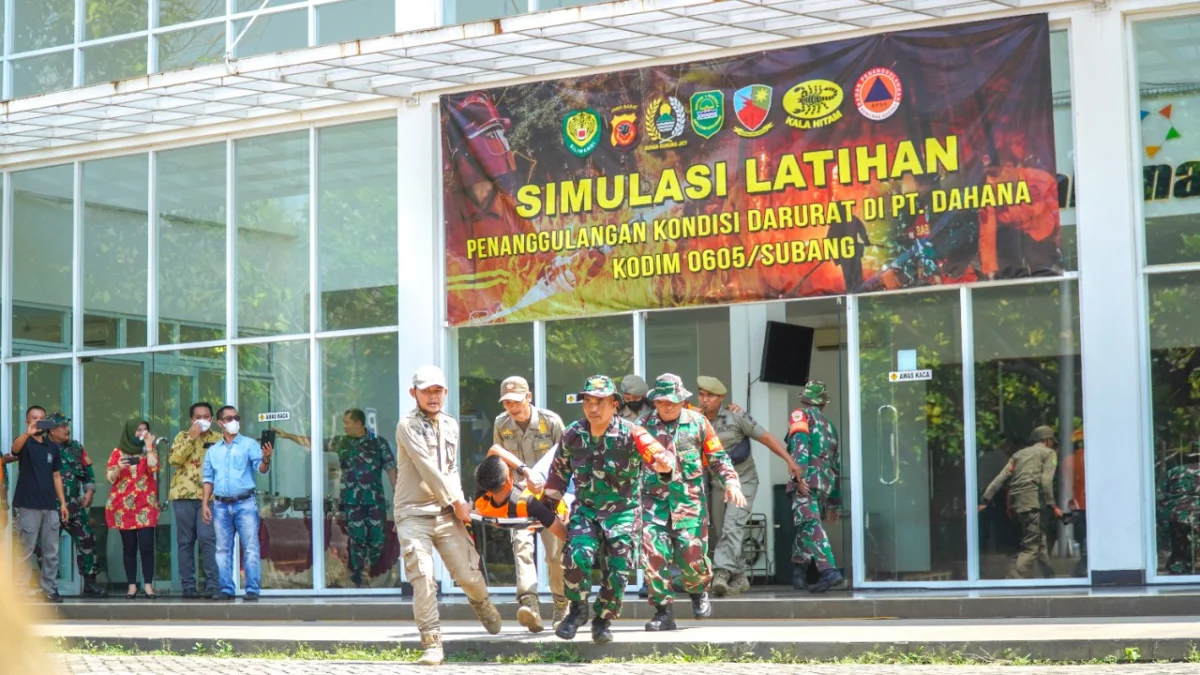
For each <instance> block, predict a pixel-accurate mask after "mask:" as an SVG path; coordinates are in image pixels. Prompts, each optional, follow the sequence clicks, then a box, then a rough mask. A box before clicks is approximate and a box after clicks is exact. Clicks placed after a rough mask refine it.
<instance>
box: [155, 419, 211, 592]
mask: <svg viewBox="0 0 1200 675" xmlns="http://www.w3.org/2000/svg"><path fill="white" fill-rule="evenodd" d="M191 418H192V424H191V426H189V427H188V428H187V429H184V430H183V431H180V432H179V433H178V434H176V435H175V440H174V442H172V443H171V456H170V457H169V458H168V461H170V463H171V466H172V467H174V469H175V473H174V475H172V476H171V492H170V495H169V497H170V499H171V508H172V509H173V510H174V513H175V526H176V527H177V528H179V529H178V534H179V542H178V549H177V550H178V554H179V583H180V585H181V586H183V597H184V599H185V600H195V599H197V598H200V597H210V598H211V597H213V596H216V595H218V594H219V593H220V592H221V585H220V581H219V579H220V572H218V571H217V534H216V531H215V530H214V529H213V526H212V523H208V522H205V520H204V518H203V517H202V509H201V502H202V500H203V499H204V475H203V470H204V456H205V455H206V454H207V453H208V449H209V448H211V447H212V446H214V445H216V444H217V443H219V442H220V441H221V434H220V432H218V431H217V430H216V428H214V427H213V423H212V421H213V409H212V404H210V403H206V402H203V401H201V402H199V403H193V404H192V408H191ZM197 542H199V544H200V563H201V565H203V567H204V589H205V595H203V596H202V595H201V594H200V592H199V591H198V590H197V588H196V543H197Z"/></svg>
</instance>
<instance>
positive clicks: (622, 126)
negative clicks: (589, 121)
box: [609, 103, 638, 150]
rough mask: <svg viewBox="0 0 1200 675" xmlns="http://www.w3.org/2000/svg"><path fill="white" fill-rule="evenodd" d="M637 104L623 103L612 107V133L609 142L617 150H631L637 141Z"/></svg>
mask: <svg viewBox="0 0 1200 675" xmlns="http://www.w3.org/2000/svg"><path fill="white" fill-rule="evenodd" d="M637 109H638V107H637V104H635V103H623V104H621V105H619V106H617V107H615V108H613V109H612V122H611V126H612V135H611V136H610V137H609V142H610V143H612V146H613V147H614V148H617V149H619V150H632V149H633V148H634V146H636V145H637V143H638V130H637V121H638V112H637Z"/></svg>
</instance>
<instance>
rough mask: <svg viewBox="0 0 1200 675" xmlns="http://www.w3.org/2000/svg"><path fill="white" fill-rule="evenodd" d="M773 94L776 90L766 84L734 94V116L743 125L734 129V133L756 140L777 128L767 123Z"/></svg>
mask: <svg viewBox="0 0 1200 675" xmlns="http://www.w3.org/2000/svg"><path fill="white" fill-rule="evenodd" d="M773 94H774V90H773V89H772V88H771V87H768V86H767V85H765V84H752V85H750V86H749V87H742V88H741V89H738V90H737V91H735V92H733V114H734V115H737V119H738V122H741V123H742V126H740V127H734V128H733V133H735V134H737V135H738V136H741V137H743V138H755V137H757V136H762V135H763V134H765V133H767V132H768V131H770V130H771V127H774V126H775V124H774V123H772V122H767V115H768V114H769V113H770V112H771V99H772V95H773ZM764 123H765V124H764Z"/></svg>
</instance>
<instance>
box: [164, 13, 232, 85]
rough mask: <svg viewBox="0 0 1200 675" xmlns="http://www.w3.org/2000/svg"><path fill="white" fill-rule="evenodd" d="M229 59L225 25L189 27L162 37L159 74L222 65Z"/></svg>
mask: <svg viewBox="0 0 1200 675" xmlns="http://www.w3.org/2000/svg"><path fill="white" fill-rule="evenodd" d="M224 56H225V24H224V23H218V24H213V25H211V26H200V27H199V28H187V29H185V30H177V31H173V32H170V33H163V34H162V35H159V36H158V71H157V72H160V73H163V72H167V71H170V70H183V69H185V68H191V67H193V66H200V65H204V64H207V63H220V61H221V59H222V58H223V57H224Z"/></svg>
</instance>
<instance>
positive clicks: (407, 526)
mask: <svg viewBox="0 0 1200 675" xmlns="http://www.w3.org/2000/svg"><path fill="white" fill-rule="evenodd" d="M409 394H411V395H412V397H413V398H414V399H416V401H417V407H416V408H414V409H413V410H412V412H410V413H408V415H406V416H405V417H404V418H403V419H401V420H400V423H399V424H398V425H396V448H397V452H396V474H397V481H396V496H395V499H394V501H393V503H394V505H395V518H396V536H397V537H398V538H399V539H400V555H401V557H402V558H403V559H404V573H405V576H406V577H407V579H408V583H410V584H412V587H413V614H414V615H415V617H416V620H417V629H418V630H420V631H421V646H422V647H423V648H424V650H425V653H424V654H422V655H421V659H420V661H419V663H421V664H422V665H439V664H441V663H443V662H444V661H445V653H444V651H443V649H442V634H441V622H440V620H439V618H438V606H437V591H438V589H437V580H436V579H435V578H434V577H433V550H434V549H435V548H436V549H437V552H438V555H439V556H441V558H442V562H443V563H444V564H445V565H446V569H447V570H449V572H450V577H451V578H452V579H454V581H456V582H458V585H459V586H461V587H462V589H463V591H464V592H465V593H466V594H467V599H468V600H470V602H471V607H472V608H473V609H474V610H475V615H476V616H478V617H479V621H480V622H481V623H482V624H483V627H484V628H486V629H487V631H488V632H489V633H491V634H493V635H495V634H496V633H499V632H500V622H501V620H500V612H499V611H497V610H496V606H495V605H493V604H492V601H491V598H490V597H489V596H488V590H487V582H486V581H485V580H484V578H483V574H481V573H480V571H479V554H478V553H476V552H475V546H474V544H473V543H472V542H471V536H470V535H469V534H468V533H467V528H466V525H465V523H469V522H471V504H470V502H468V501H467V500H466V498H464V497H463V493H462V481H461V480H460V479H459V475H458V439H459V436H458V420H456V419H454V418H453V417H451V416H450V415H447V414H446V413H444V412H442V406H443V405H444V404H445V402H446V376H445V374H443V373H442V370H441V369H440V368H438V367H436V366H422V367H421V368H419V369H418V370H417V372H416V375H414V376H413V388H412V389H410V390H409Z"/></svg>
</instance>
